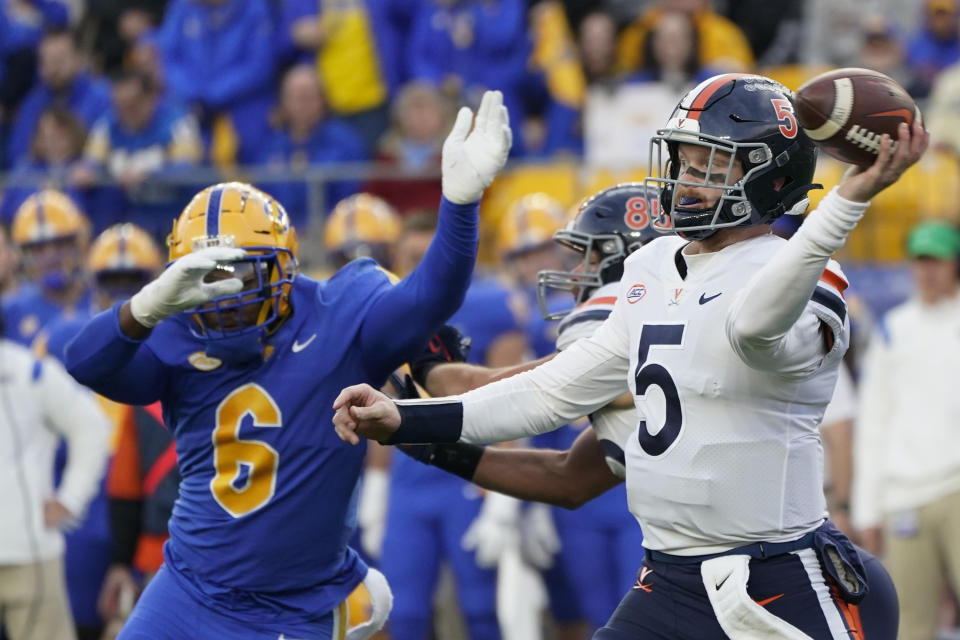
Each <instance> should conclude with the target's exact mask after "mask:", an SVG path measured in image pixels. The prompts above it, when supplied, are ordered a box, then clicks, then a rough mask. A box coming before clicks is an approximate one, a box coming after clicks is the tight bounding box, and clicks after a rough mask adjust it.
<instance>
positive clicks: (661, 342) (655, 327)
mask: <svg viewBox="0 0 960 640" xmlns="http://www.w3.org/2000/svg"><path fill="white" fill-rule="evenodd" d="M683 330H684V325H682V324H645V325H643V329H642V330H641V331H640V347H639V350H638V358H637V371H636V374H635V381H636V383H637V395H638V396H642V395H645V394H646V392H647V389H649V388H650V387H651V386H656V387H659V388H660V390H661V391H662V392H663V397H664V399H665V400H666V416H665V418H664V423H663V428H661V429H660V430H659V431H658V432H657V434H656V435H651V434H650V431H649V428H648V427H647V421H646V420H641V421H640V428H639V429H638V430H637V440H638V441H639V442H640V447H641V448H642V449H643V450H644V451H646V452H647V454H648V455H651V456H659V455H661V454H663V453H664V452H665V451H666V450H667V449H669V448H670V445H672V444H673V443H674V442H676V440H677V438H679V437H680V430H681V429H682V428H683V408H682V407H681V406H680V394H679V392H678V391H677V384H676V383H675V382H674V381H673V377H672V376H671V375H670V372H669V371H667V369H666V367H664V366H663V365H660V364H656V363H650V364H646V362H647V356H648V355H649V354H650V347H657V346H660V347H661V348H662V347H671V346H672V347H679V346H680V345H681V344H682V343H683Z"/></svg>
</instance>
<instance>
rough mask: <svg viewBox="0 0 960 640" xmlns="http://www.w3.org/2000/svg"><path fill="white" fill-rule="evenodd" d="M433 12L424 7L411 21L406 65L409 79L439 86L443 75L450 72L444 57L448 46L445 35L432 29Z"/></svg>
mask: <svg viewBox="0 0 960 640" xmlns="http://www.w3.org/2000/svg"><path fill="white" fill-rule="evenodd" d="M433 12H434V7H432V6H430V5H424V6H423V7H422V8H421V9H420V11H419V12H418V14H417V16H416V18H415V19H414V21H413V27H412V29H411V34H410V42H409V45H408V46H409V51H410V53H409V58H408V65H409V73H410V77H411V78H413V79H416V80H423V81H424V82H429V83H433V84H439V83H440V82H442V81H443V79H444V74H445V73H448V72H450V71H451V69H450V68H449V66H450V65H449V62H448V60H449V56H447V55H444V53H445V50H447V49H449V48H450V44H449V42H448V41H446V40H448V38H447V36H446V33H444V32H437V31H436V30H434V29H433V28H432V26H431V24H432V22H433V21H432V18H433Z"/></svg>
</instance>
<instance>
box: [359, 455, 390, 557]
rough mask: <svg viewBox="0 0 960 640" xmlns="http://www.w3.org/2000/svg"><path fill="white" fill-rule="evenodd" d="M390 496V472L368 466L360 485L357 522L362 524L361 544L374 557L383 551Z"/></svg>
mask: <svg viewBox="0 0 960 640" xmlns="http://www.w3.org/2000/svg"><path fill="white" fill-rule="evenodd" d="M389 498H390V472H389V471H384V470H383V469H377V468H373V467H367V470H366V471H365V472H364V474H363V483H362V484H361V485H360V500H359V501H358V503H357V524H358V525H360V544H361V545H363V550H364V551H366V552H367V554H368V555H370V557H372V558H379V557H380V554H381V552H382V551H383V536H384V534H385V533H386V527H387V502H388V500H389Z"/></svg>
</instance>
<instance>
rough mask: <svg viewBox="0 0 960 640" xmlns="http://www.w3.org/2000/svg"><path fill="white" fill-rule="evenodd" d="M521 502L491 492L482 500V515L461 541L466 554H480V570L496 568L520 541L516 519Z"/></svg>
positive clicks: (472, 524) (478, 562)
mask: <svg viewBox="0 0 960 640" xmlns="http://www.w3.org/2000/svg"><path fill="white" fill-rule="evenodd" d="M519 510H520V501H519V500H517V499H516V498H511V497H510V496H505V495H503V494H502V493H493V492H490V493H488V494H487V497H486V498H484V499H483V507H481V509H480V514H479V515H477V517H476V519H474V521H473V522H471V523H470V526H469V527H468V528H467V532H466V533H464V534H463V539H462V540H461V541H460V546H462V547H463V548H464V549H465V550H467V551H474V550H475V551H476V552H477V566H478V567H483V568H486V569H489V568H491V567H495V566H497V563H498V562H499V561H500V556H502V555H503V553H504V551H506V549H507V548H508V547H510V545H512V544H516V541H517V536H518V534H517V515H518V513H519Z"/></svg>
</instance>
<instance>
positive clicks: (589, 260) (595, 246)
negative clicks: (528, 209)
mask: <svg viewBox="0 0 960 640" xmlns="http://www.w3.org/2000/svg"><path fill="white" fill-rule="evenodd" d="M553 238H554V240H555V241H556V242H557V243H558V244H560V245H562V246H564V247H566V248H568V249H570V250H572V251H576V252H577V253H578V254H580V256H582V258H581V259H580V261H579V265H578V266H577V267H576V268H573V269H570V270H566V271H563V270H544V271H541V272H539V273H538V274H537V304H538V305H539V307H540V313H542V314H543V317H544V318H545V319H546V320H559V319H560V318H563V317H565V316H567V315H569V314H570V312H571V311H573V310H574V309H575V308H576V307H578V306H579V305H581V304H583V303H584V302H586V301H587V300H588V299H589V298H590V296H591V295H592V294H593V292H594V291H596V290H597V289H598V288H600V287H602V286H603V285H605V284H607V283H609V282H616V281H617V280H619V279H620V277H621V276H622V275H623V261H624V259H626V257H627V255H629V253H630V251H631V250H632V249H631V248H628V247H626V246H625V244H624V239H623V238H622V237H621V236H620V235H617V234H615V233H609V234H589V233H583V232H581V231H576V230H573V229H561V230H560V231H557V232H556V233H555V234H554V236H553ZM558 291H567V292H570V293H571V294H573V304H572V305H571V306H570V307H569V308H566V309H562V310H555V311H550V310H549V309H548V307H549V306H552V305H548V301H549V298H550V296H551V294H552V293H554V292H558Z"/></svg>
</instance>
